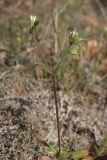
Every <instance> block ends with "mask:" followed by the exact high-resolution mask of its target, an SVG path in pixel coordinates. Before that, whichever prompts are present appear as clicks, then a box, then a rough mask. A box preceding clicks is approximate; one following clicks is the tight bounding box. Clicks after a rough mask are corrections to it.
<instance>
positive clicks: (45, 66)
mask: <svg viewBox="0 0 107 160" xmlns="http://www.w3.org/2000/svg"><path fill="white" fill-rule="evenodd" d="M38 65H39V66H40V67H41V68H42V69H43V70H44V71H45V72H46V73H49V74H52V71H51V69H50V67H49V65H48V64H47V63H39V64H38Z"/></svg>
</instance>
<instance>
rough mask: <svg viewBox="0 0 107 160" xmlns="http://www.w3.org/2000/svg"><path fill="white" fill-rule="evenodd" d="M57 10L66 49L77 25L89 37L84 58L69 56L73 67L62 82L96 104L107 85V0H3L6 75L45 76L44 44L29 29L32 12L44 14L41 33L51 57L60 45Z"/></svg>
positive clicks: (2, 70)
mask: <svg viewBox="0 0 107 160" xmlns="http://www.w3.org/2000/svg"><path fill="white" fill-rule="evenodd" d="M53 12H56V13H57V28H58V31H57V35H58V38H59V42H60V48H61V49H62V50H63V49H64V48H66V45H67V43H68V39H67V37H68V31H69V30H73V29H76V30H77V31H78V32H79V34H80V35H81V36H82V37H84V38H85V39H86V41H87V43H86V44H84V46H83V47H82V51H83V56H82V58H78V57H75V56H73V57H72V58H71V59H69V61H70V66H69V69H68V70H67V71H66V73H65V74H64V75H63V76H60V77H59V78H60V80H61V84H60V88H61V89H64V90H65V91H67V92H69V93H70V91H71V90H73V91H74V92H77V93H78V94H79V95H82V99H83V100H84V101H87V102H89V104H91V103H92V102H93V101H97V99H98V98H99V97H102V96H103V97H104V95H105V92H106V88H107V1H106V0H45V1H43V0H26V1H25V0H17V1H14V0H0V17H1V18H0V77H2V76H3V75H4V74H6V73H7V72H10V73H12V72H15V73H16V75H17V74H19V75H20V76H21V77H24V78H25V80H26V77H27V76H30V77H31V78H32V77H33V78H35V79H36V80H40V79H42V78H44V73H43V72H42V71H41V69H40V68H37V67H36V66H35V63H36V61H37V60H38V59H37V56H36V53H37V52H38V50H37V48H36V46H35V43H34V42H33V40H32V37H31V35H30V33H29V18H30V15H37V17H38V18H39V21H40V23H39V31H38V39H39V43H40V45H41V47H42V48H43V49H44V55H45V56H46V58H49V57H50V54H51V53H52V52H54V46H55V42H54V40H55V31H54V27H53V21H52V13H53ZM53 16H54V15H53ZM81 92H82V94H81Z"/></svg>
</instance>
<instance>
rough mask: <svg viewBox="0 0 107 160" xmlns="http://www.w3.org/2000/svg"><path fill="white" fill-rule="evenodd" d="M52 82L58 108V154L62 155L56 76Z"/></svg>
mask: <svg viewBox="0 0 107 160" xmlns="http://www.w3.org/2000/svg"><path fill="white" fill-rule="evenodd" d="M52 81H53V91H54V99H55V107H56V121H57V134H58V154H59V155H60V153H61V143H60V125H59V109H58V97H57V89H56V75H52Z"/></svg>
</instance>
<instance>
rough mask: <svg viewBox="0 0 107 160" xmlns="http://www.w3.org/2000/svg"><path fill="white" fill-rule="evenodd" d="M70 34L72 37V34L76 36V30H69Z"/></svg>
mask: <svg viewBox="0 0 107 160" xmlns="http://www.w3.org/2000/svg"><path fill="white" fill-rule="evenodd" d="M70 35H72V37H74V36H78V35H79V34H78V32H76V31H75V30H74V31H70Z"/></svg>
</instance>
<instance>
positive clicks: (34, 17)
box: [30, 15, 37, 24]
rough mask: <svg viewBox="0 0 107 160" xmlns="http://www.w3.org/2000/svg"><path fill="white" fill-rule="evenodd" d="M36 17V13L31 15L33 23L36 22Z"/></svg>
mask: <svg viewBox="0 0 107 160" xmlns="http://www.w3.org/2000/svg"><path fill="white" fill-rule="evenodd" d="M36 19H37V17H36V16H34V15H31V16H30V20H31V22H32V24H34V23H35V21H36Z"/></svg>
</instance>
